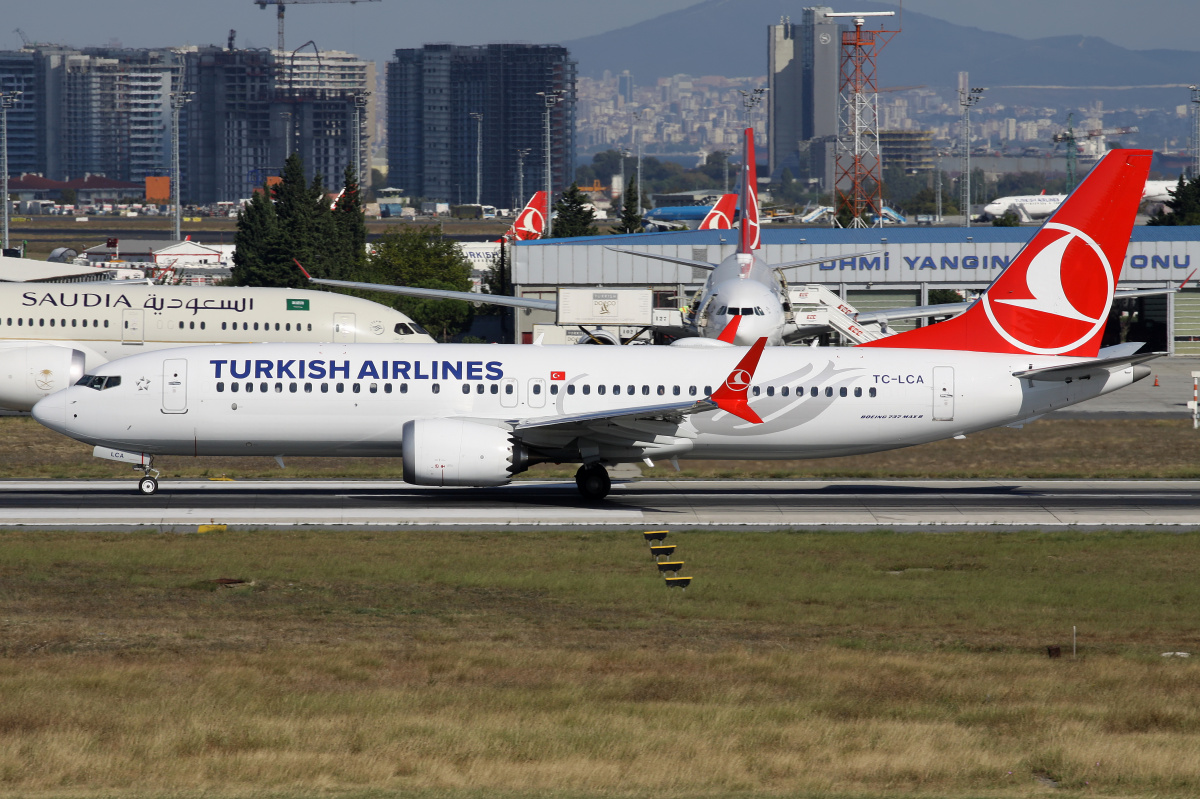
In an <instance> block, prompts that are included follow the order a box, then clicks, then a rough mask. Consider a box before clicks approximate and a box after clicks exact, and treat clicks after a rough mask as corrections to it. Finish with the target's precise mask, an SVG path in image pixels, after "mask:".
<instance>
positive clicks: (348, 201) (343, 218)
mask: <svg viewBox="0 0 1200 799" xmlns="http://www.w3.org/2000/svg"><path fill="white" fill-rule="evenodd" d="M331 216H332V223H333V224H332V229H333V230H332V233H333V239H332V241H330V247H329V251H330V253H331V255H332V256H333V257H332V259H331V263H330V264H329V267H328V268H329V276H330V277H332V278H333V279H335V280H353V279H355V277H356V276H358V275H361V274H362V273H363V271H364V270H365V268H366V265H367V222H366V217H365V216H364V215H363V206H362V193H361V192H360V191H359V185H358V179H357V177H356V176H355V174H354V167H353V166H350V165H347V166H346V172H345V175H344V177H343V185H342V192H341V195H340V196H339V197H338V199H337V203H336V204H335V205H334V208H333V213H332V215H331Z"/></svg>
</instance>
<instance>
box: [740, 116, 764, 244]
mask: <svg viewBox="0 0 1200 799" xmlns="http://www.w3.org/2000/svg"><path fill="white" fill-rule="evenodd" d="M742 160H743V163H742V238H741V244H740V246H739V248H738V252H741V253H752V252H754V251H755V250H757V249H761V247H762V240H761V239H760V238H759V235H758V232H759V231H758V168H757V167H756V166H755V164H754V131H753V129H751V128H746V153H745V157H744V158H743V159H742Z"/></svg>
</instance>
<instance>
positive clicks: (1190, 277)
mask: <svg viewBox="0 0 1200 799" xmlns="http://www.w3.org/2000/svg"><path fill="white" fill-rule="evenodd" d="M1194 274H1196V270H1195V269H1193V270H1192V271H1191V272H1188V276H1187V277H1185V278H1184V279H1183V282H1182V283H1180V284H1179V288H1178V289H1177V290H1178V291H1183V287H1184V286H1186V285H1187V284H1188V281H1189V280H1191V279H1192V275H1194Z"/></svg>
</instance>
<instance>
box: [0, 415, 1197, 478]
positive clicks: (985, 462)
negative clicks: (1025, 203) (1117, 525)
mask: <svg viewBox="0 0 1200 799" xmlns="http://www.w3.org/2000/svg"><path fill="white" fill-rule="evenodd" d="M0 455H2V457H0V478H32V477H75V478H102V477H113V478H128V477H129V474H130V471H129V468H128V467H127V466H124V465H121V464H117V463H112V462H110V461H102V460H98V459H96V458H93V457H92V448H91V447H89V446H87V445H85V444H80V443H79V442H76V441H72V440H71V439H68V438H65V437H63V436H61V435H58V434H57V433H53V432H50V431H49V430H47V429H45V428H43V427H42V426H41V425H39V424H38V423H37V422H35V421H34V420H33V419H31V418H28V417H8V418H0ZM286 462H287V466H288V468H287V470H286V471H281V470H280V469H279V467H278V465H276V463H275V462H274V460H272V459H271V458H188V457H163V458H159V459H157V460H156V461H155V465H156V466H157V467H158V468H160V469H161V470H162V471H163V474H164V475H166V476H167V477H220V476H227V477H232V478H251V477H255V478H263V477H266V478H269V477H281V478H297V477H345V478H359V479H368V478H384V479H396V480H398V479H400V477H401V472H402V470H401V466H400V461H399V459H390V458H340V459H339V458H288V459H287V461H286ZM680 466H681V467H682V468H683V473H682V476H683V477H692V478H720V477H745V478H774V477H813V478H824V477H839V478H850V477H862V478H884V477H895V478H924V477H944V478H954V477H963V478H965V477H978V478H1009V477H1015V478H1121V477H1124V478H1196V477H1200V434H1197V433H1196V432H1195V431H1194V430H1192V425H1191V422H1190V421H1188V420H1165V421H1160V420H1153V419H1132V420H1127V421H1126V420H1075V419H1058V420H1046V421H1040V422H1038V423H1036V425H1033V426H1031V427H1026V428H1025V429H1023V430H1013V429H1009V428H998V429H996V430H989V431H986V432H983V433H979V434H977V435H973V436H970V437H968V438H967V439H966V440H965V441H953V440H948V441H939V442H934V443H932V444H925V445H922V446H919V447H910V448H908V449H900V450H894V451H891V452H880V453H876V454H873V455H859V456H855V457H852V458H826V459H823V460H809V461H680ZM575 468H576V467H575V466H554V465H547V464H543V465H540V466H535V467H534V468H533V469H530V470H529V471H528V472H526V473H525V474H524V475H522V477H525V478H546V477H565V476H570V475H573V474H574V473H575ZM643 474H645V475H646V476H650V477H670V478H675V477H678V476H680V475H677V474H676V472H675V470H674V469H673V468H672V467H671V466H670V464H666V463H659V464H657V465H656V468H655V469H643Z"/></svg>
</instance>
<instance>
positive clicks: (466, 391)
mask: <svg viewBox="0 0 1200 799" xmlns="http://www.w3.org/2000/svg"><path fill="white" fill-rule="evenodd" d="M463 393H464V394H470V393H471V387H470V386H469V385H467V384H466V383H463Z"/></svg>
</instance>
